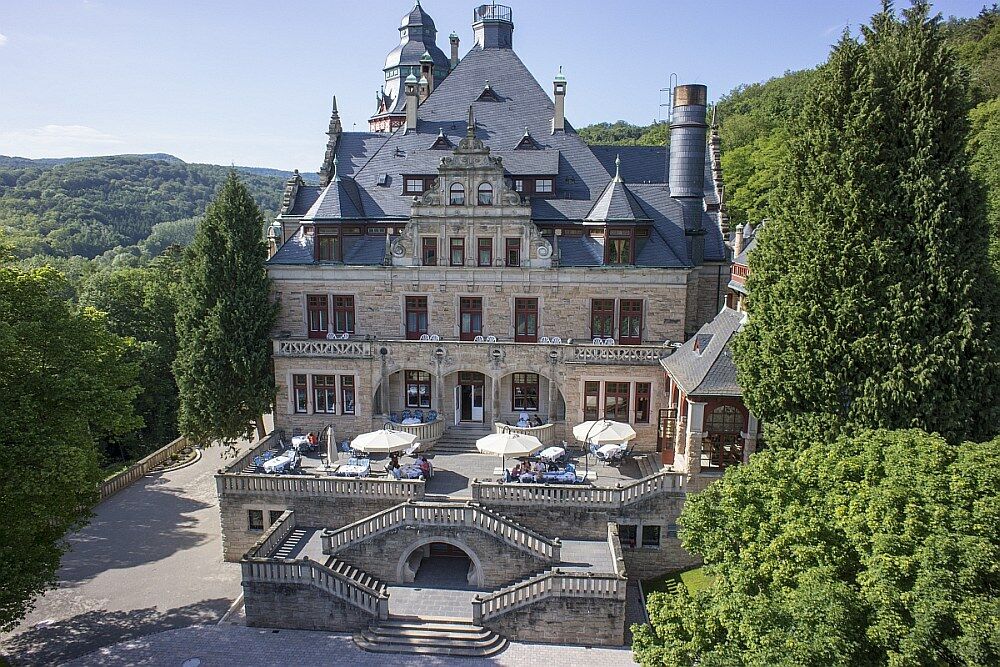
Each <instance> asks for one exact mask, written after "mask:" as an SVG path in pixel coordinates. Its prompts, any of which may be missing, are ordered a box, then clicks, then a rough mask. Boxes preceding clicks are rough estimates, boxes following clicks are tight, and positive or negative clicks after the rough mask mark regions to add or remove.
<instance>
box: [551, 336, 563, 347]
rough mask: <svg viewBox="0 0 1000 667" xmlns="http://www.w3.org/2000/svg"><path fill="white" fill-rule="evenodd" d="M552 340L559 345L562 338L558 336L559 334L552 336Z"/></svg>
mask: <svg viewBox="0 0 1000 667" xmlns="http://www.w3.org/2000/svg"><path fill="white" fill-rule="evenodd" d="M552 342H553V343H555V344H556V345H559V344H561V343H562V338H560V337H559V336H553V337H552Z"/></svg>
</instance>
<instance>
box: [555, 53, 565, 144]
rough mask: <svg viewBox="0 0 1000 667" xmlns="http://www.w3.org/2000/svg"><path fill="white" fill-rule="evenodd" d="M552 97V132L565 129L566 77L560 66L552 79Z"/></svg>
mask: <svg viewBox="0 0 1000 667" xmlns="http://www.w3.org/2000/svg"><path fill="white" fill-rule="evenodd" d="M552 99H553V100H554V101H555V113H554V114H553V116H552V134H555V133H556V132H564V131H565V130H566V77H564V76H563V73H562V67H560V68H559V73H558V74H556V78H555V79H554V80H553V81H552Z"/></svg>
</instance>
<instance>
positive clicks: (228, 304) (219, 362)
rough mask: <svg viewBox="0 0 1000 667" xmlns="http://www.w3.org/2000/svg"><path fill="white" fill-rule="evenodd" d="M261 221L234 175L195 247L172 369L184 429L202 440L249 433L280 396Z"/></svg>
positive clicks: (187, 272) (208, 213)
mask: <svg viewBox="0 0 1000 667" xmlns="http://www.w3.org/2000/svg"><path fill="white" fill-rule="evenodd" d="M263 226H264V218H263V215H262V214H261V212H260V209H259V208H257V205H256V204H255V203H254V200H253V198H252V197H251V195H250V192H249V191H248V190H247V188H246V186H244V185H243V183H242V182H241V181H240V179H239V178H237V176H236V174H235V173H230V175H229V176H228V177H227V179H226V181H225V183H224V184H223V187H222V190H221V191H220V193H219V196H218V197H217V198H216V199H215V201H214V202H213V203H212V204H211V205H210V206H209V207H208V210H207V211H206V213H205V217H204V219H203V221H202V223H201V224H200V225H199V226H198V231H197V232H196V233H195V238H194V242H193V243H192V245H191V246H190V248H189V252H188V257H187V263H186V266H185V269H184V276H183V279H182V282H181V289H180V295H179V299H178V309H177V320H176V321H177V338H178V341H179V346H178V352H177V359H176V361H175V362H174V374H175V376H176V378H177V385H178V387H179V389H180V413H179V421H180V429H181V432H182V433H184V434H185V435H187V436H189V437H190V438H191V439H192V441H193V442H196V443H201V444H207V443H209V442H211V441H213V440H222V441H232V440H235V439H236V438H238V437H240V436H242V435H245V434H247V433H248V431H249V428H250V426H249V425H250V423H251V422H252V421H255V420H259V419H260V418H261V416H262V415H263V414H264V413H266V412H268V411H269V410H270V408H271V405H272V403H273V400H274V392H275V388H274V380H273V378H272V377H271V371H270V335H271V327H272V325H273V323H274V320H275V317H276V315H277V305H276V304H273V303H271V302H270V300H269V291H270V279H269V278H268V277H267V271H266V269H265V265H264V262H265V260H266V258H267V247H266V246H265V244H264V240H263V238H262V235H261V230H262V229H263Z"/></svg>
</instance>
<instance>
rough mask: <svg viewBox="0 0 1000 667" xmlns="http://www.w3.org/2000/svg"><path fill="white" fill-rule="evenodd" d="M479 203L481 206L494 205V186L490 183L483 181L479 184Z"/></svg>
mask: <svg viewBox="0 0 1000 667" xmlns="http://www.w3.org/2000/svg"><path fill="white" fill-rule="evenodd" d="M479 205H480V206H492V205H493V186H492V185H490V184H489V183H481V184H480V185H479Z"/></svg>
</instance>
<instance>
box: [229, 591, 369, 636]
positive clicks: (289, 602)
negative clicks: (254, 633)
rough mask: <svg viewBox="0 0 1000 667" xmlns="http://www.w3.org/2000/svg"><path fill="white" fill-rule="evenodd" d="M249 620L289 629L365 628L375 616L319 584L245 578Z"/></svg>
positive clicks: (257, 626) (260, 625)
mask: <svg viewBox="0 0 1000 667" xmlns="http://www.w3.org/2000/svg"><path fill="white" fill-rule="evenodd" d="M243 600H244V603H245V604H246V624H247V625H248V626H250V627H256V628H285V629H289V630H327V631H332V632H351V631H356V630H363V629H365V628H367V627H368V624H369V623H371V621H372V616H371V615H370V614H367V613H366V612H364V611H362V610H361V609H358V608H357V607H355V606H354V605H351V604H349V603H347V602H345V601H343V600H340V599H338V598H336V597H334V596H333V595H330V594H329V593H325V592H323V591H321V590H319V589H317V588H314V587H312V586H308V585H302V584H276V583H270V582H261V581H245V582H243Z"/></svg>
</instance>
